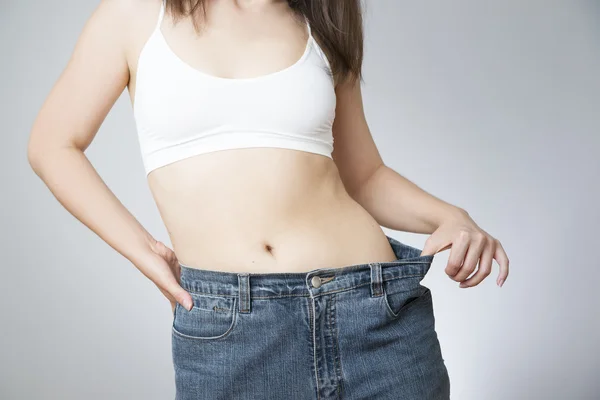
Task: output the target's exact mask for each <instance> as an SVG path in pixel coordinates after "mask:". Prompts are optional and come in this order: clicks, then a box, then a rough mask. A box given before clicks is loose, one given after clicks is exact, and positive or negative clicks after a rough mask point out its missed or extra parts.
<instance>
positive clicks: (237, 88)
mask: <svg viewBox="0 0 600 400" xmlns="http://www.w3.org/2000/svg"><path fill="white" fill-rule="evenodd" d="M164 13H165V0H163V2H162V5H161V9H160V14H159V17H158V22H157V24H156V27H155V29H154V31H153V32H152V34H151V36H150V37H149V38H148V40H147V42H146V43H145V44H144V47H143V48H142V51H141V53H140V56H139V61H138V70H137V83H136V89H135V103H134V118H135V123H136V128H137V133H138V139H139V144H140V149H141V152H142V160H143V163H144V168H145V170H146V175H148V174H149V173H150V172H151V171H153V170H154V169H156V168H159V167H162V166H164V165H167V164H170V163H173V162H176V161H179V160H182V159H184V158H187V157H191V156H194V155H198V154H202V153H209V152H213V151H219V150H227V149H239V148H250V147H279V148H286V149H295V150H301V151H307V152H311V153H316V154H321V155H323V156H326V157H329V158H332V156H331V153H332V151H333V134H332V125H333V120H334V117H335V106H336V97H335V89H334V84H333V78H332V75H331V68H330V64H329V62H328V60H327V57H326V56H325V53H324V52H323V51H322V49H321V48H320V47H319V45H318V44H317V42H316V41H315V39H314V38H313V36H312V32H311V28H310V24H309V23H308V20H307V21H306V24H307V30H308V36H309V37H308V41H307V44H306V48H305V51H304V54H303V55H302V57H301V58H300V59H299V60H298V61H296V62H295V63H294V64H293V65H291V66H289V67H287V68H284V69H282V70H280V71H277V72H274V73H270V74H267V75H262V76H258V77H254V78H223V77H218V76H213V75H210V74H207V73H204V72H201V71H199V70H197V69H196V68H194V67H192V66H191V65H189V64H187V63H186V62H185V61H183V60H182V59H181V58H179V56H177V55H176V54H175V53H174V52H173V51H172V49H171V48H170V47H169V45H168V44H167V42H166V40H165V38H164V36H163V34H162V32H161V29H160V26H161V22H162V19H163V16H164Z"/></svg>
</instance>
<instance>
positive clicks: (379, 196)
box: [352, 164, 466, 234]
mask: <svg viewBox="0 0 600 400" xmlns="http://www.w3.org/2000/svg"><path fill="white" fill-rule="evenodd" d="M352 197H353V198H354V200H356V201H357V202H358V203H359V204H360V205H362V206H363V208H365V209H366V210H367V211H368V212H369V213H370V214H371V215H372V216H373V218H375V220H376V221H377V222H378V223H379V224H380V225H381V226H384V227H386V228H389V229H393V230H397V231H405V232H415V233H426V234H431V233H433V231H435V230H436V229H437V227H438V226H439V225H440V224H441V223H442V221H444V220H447V219H448V218H452V217H453V216H457V215H460V214H461V213H466V211H465V210H463V209H461V208H459V207H456V206H453V205H451V204H449V203H446V202H444V201H442V200H441V199H439V198H437V197H435V196H433V195H431V194H429V193H427V192H425V191H424V190H423V189H421V188H419V187H418V186H417V185H416V184H414V183H413V182H411V181H409V180H408V179H406V178H405V177H403V176H402V175H400V174H398V173H397V172H396V171H394V170H392V169H391V168H389V167H387V166H386V165H384V164H382V165H381V166H380V167H379V168H378V169H377V170H376V171H375V172H374V173H373V174H372V175H371V176H370V178H369V179H368V180H367V181H366V182H365V183H363V185H361V187H360V188H359V189H358V190H357V191H356V193H354V194H353V196H352Z"/></svg>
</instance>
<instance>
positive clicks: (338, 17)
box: [167, 0, 363, 83]
mask: <svg viewBox="0 0 600 400" xmlns="http://www.w3.org/2000/svg"><path fill="white" fill-rule="evenodd" d="M360 1H361V0H287V2H288V4H289V6H290V8H291V9H292V10H293V11H294V12H296V13H297V14H299V15H301V16H303V17H306V18H307V19H308V22H309V23H310V26H311V30H312V33H313V36H314V37H315V39H316V40H317V41H318V42H319V45H320V46H321V48H322V49H323V51H324V52H325V54H326V56H327V58H328V60H329V63H330V65H331V70H332V73H333V76H334V77H335V82H336V83H338V82H342V81H345V80H346V79H349V80H350V81H352V82H354V81H355V80H356V79H360V80H361V81H362V80H363V76H362V61H363V23H362V10H361V6H360ZM167 8H168V9H169V11H170V13H171V15H172V16H173V19H174V20H175V21H176V20H178V19H180V18H183V17H188V16H192V21H193V24H194V28H195V29H196V31H199V29H200V27H199V23H198V19H197V18H195V17H194V16H195V15H197V13H198V11H199V10H201V11H202V14H203V15H204V16H205V15H206V2H205V0H167Z"/></svg>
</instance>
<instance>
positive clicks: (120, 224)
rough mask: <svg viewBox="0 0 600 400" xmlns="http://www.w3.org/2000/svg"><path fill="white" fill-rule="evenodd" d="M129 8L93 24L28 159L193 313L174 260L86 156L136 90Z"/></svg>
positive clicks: (99, 13) (111, 9)
mask: <svg viewBox="0 0 600 400" xmlns="http://www.w3.org/2000/svg"><path fill="white" fill-rule="evenodd" d="M127 3H129V2H122V1H115V0H103V1H101V3H100V5H99V6H98V7H97V8H96V10H95V11H94V13H93V14H92V16H91V17H90V19H89V20H88V21H87V23H86V25H85V27H84V28H83V31H82V33H81V35H80V37H79V39H78V41H77V44H76V45H75V48H74V51H73V53H72V55H71V58H70V60H69V62H68V64H67V66H66V68H65V69H64V71H63V72H62V74H61V75H60V77H59V79H58V80H57V82H56V83H55V85H54V87H53V88H52V90H51V92H50V94H49V96H48V97H47V98H46V100H45V102H44V104H43V105H42V108H41V109H40V111H39V113H38V115H37V117H36V119H35V121H34V123H33V127H32V130H31V133H30V138H29V144H28V149H27V157H28V160H29V163H30V165H31V167H32V168H33V170H34V171H35V173H36V174H37V175H38V176H39V177H40V178H41V179H42V180H43V181H44V183H45V184H46V185H47V186H48V188H49V189H50V191H51V192H52V193H53V195H54V196H55V197H56V199H57V200H58V201H59V202H60V203H61V204H62V205H63V206H64V207H65V208H66V209H67V210H68V211H69V212H70V213H71V214H72V215H73V216H75V217H76V218H77V219H78V220H79V221H81V222H82V223H83V224H84V225H86V226H87V227H88V228H89V229H91V230H92V231H94V232H95V233H96V234H97V235H98V236H99V237H100V238H101V239H103V240H104V241H105V242H106V243H108V244H109V245H110V246H111V247H112V248H114V249H115V250H116V251H118V252H119V253H120V254H122V255H123V256H124V257H126V258H127V259H128V260H130V261H131V262H132V263H133V264H134V265H135V266H136V267H137V268H138V269H139V270H140V271H141V272H142V273H143V274H144V275H145V276H147V277H148V278H150V279H151V280H152V281H153V282H154V283H155V284H157V286H158V287H159V289H160V290H161V291H162V292H163V294H165V296H166V297H167V298H169V300H170V301H171V306H172V307H174V300H176V301H177V302H179V303H181V304H182V305H184V306H185V307H186V308H188V309H189V308H190V306H191V297H190V295H189V293H187V292H186V291H185V290H184V289H183V288H181V286H180V285H179V283H178V278H176V275H175V273H176V272H178V263H177V259H176V257H175V256H174V253H173V252H172V251H170V249H168V248H167V247H166V246H164V244H162V243H160V242H157V241H156V240H154V238H153V237H152V236H151V235H150V233H148V232H147V231H146V230H145V229H144V228H143V227H142V225H141V224H140V223H139V222H138V221H137V220H136V219H135V218H134V216H133V215H132V214H131V213H130V212H129V211H127V209H126V208H125V207H124V206H123V204H122V203H121V202H120V201H119V200H118V199H117V198H116V196H115V195H114V194H113V193H112V192H111V191H110V189H109V188H108V187H107V186H106V184H105V183H104V181H103V180H102V179H101V178H100V176H99V175H98V173H97V172H96V170H95V169H94V168H93V166H92V165H91V163H90V161H89V160H88V158H87V157H86V156H85V154H84V151H85V150H86V149H87V148H88V146H89V145H90V144H91V142H92V140H93V138H94V137H95V135H96V133H97V131H98V129H99V128H100V126H101V124H102V122H103V121H104V119H105V117H106V115H107V114H108V112H109V111H110V109H111V108H112V106H113V105H114V103H115V102H116V100H117V99H118V97H119V96H120V95H121V93H122V92H123V90H124V88H125V86H126V85H127V83H128V82H129V67H128V63H127V58H126V51H125V49H126V46H125V39H126V38H127V37H128V35H127V33H128V29H129V28H128V27H129V26H130V23H131V20H132V18H133V16H131V17H130V16H129V15H128V14H129V13H131V12H133V10H131V9H128V6H129V5H128V4H127ZM187 302H190V303H187Z"/></svg>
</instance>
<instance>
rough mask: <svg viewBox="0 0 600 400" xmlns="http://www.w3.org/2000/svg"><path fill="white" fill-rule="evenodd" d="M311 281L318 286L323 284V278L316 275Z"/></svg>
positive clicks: (314, 285)
mask: <svg viewBox="0 0 600 400" xmlns="http://www.w3.org/2000/svg"><path fill="white" fill-rule="evenodd" d="M311 283H312V285H313V287H316V288H318V287H320V286H321V278H320V277H318V276H316V275H315V276H313V277H312V279H311Z"/></svg>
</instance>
